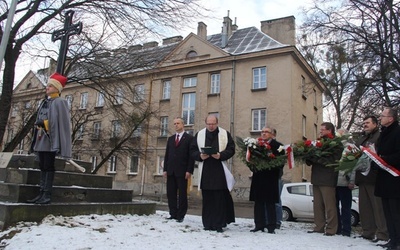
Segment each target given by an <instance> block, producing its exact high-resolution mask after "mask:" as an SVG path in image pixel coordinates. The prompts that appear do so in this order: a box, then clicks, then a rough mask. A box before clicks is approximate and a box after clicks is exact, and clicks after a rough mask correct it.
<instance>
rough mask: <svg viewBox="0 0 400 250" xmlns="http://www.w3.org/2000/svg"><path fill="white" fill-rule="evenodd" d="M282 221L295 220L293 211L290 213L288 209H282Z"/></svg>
mask: <svg viewBox="0 0 400 250" xmlns="http://www.w3.org/2000/svg"><path fill="white" fill-rule="evenodd" d="M282 220H283V221H292V220H293V214H292V211H290V209H289V208H287V207H282Z"/></svg>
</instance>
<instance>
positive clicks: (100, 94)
mask: <svg viewBox="0 0 400 250" xmlns="http://www.w3.org/2000/svg"><path fill="white" fill-rule="evenodd" d="M103 106H104V92H103V91H100V92H97V99H96V107H103Z"/></svg>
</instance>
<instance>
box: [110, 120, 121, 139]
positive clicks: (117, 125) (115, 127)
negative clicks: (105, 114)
mask: <svg viewBox="0 0 400 250" xmlns="http://www.w3.org/2000/svg"><path fill="white" fill-rule="evenodd" d="M120 134H121V122H120V121H119V120H114V121H112V122H111V138H118V137H119V136H120Z"/></svg>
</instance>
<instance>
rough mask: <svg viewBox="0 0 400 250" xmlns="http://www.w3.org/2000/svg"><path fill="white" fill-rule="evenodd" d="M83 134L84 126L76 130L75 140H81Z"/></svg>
mask: <svg viewBox="0 0 400 250" xmlns="http://www.w3.org/2000/svg"><path fill="white" fill-rule="evenodd" d="M84 132H85V125H84V124H82V125H80V126H79V128H78V133H77V136H76V139H77V140H83V133H84Z"/></svg>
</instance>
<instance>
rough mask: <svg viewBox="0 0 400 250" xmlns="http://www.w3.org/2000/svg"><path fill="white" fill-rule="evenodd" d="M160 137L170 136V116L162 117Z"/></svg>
mask: <svg viewBox="0 0 400 250" xmlns="http://www.w3.org/2000/svg"><path fill="white" fill-rule="evenodd" d="M160 136H168V116H162V117H160Z"/></svg>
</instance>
